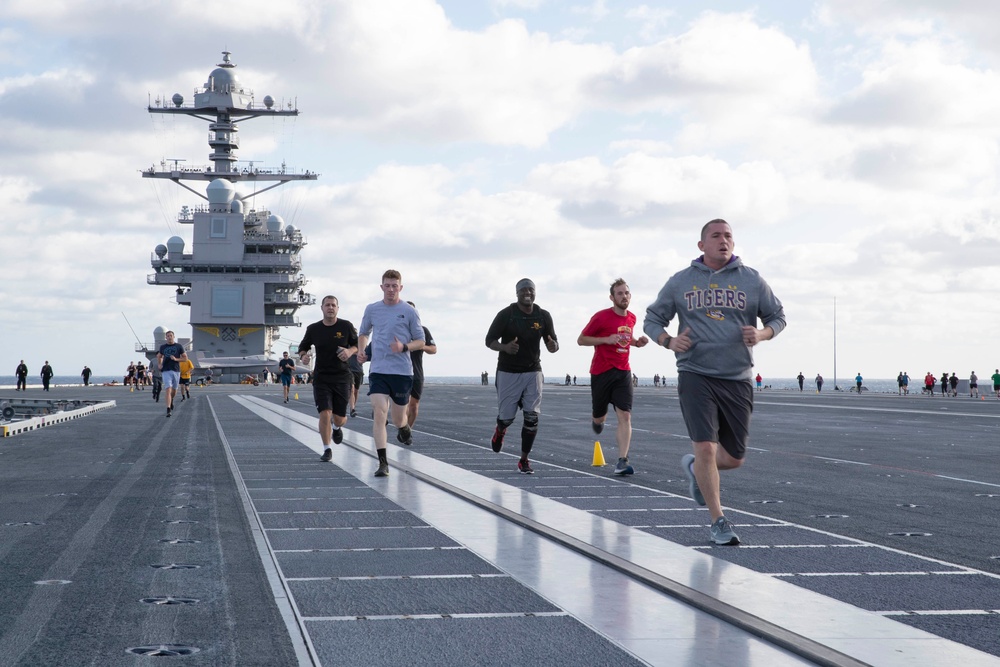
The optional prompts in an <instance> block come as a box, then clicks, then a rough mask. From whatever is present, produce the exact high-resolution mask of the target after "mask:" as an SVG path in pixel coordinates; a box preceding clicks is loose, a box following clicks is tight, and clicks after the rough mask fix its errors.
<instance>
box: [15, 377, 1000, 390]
mask: <svg viewBox="0 0 1000 667" xmlns="http://www.w3.org/2000/svg"><path fill="white" fill-rule="evenodd" d="M814 377H815V376H814ZM494 378H495V376H494V374H493V373H492V372H491V373H490V375H489V384H490V386H493V380H494ZM122 379H123V378H122V377H121V376H110V375H93V376H91V378H90V384H92V385H103V384H111V383H112V382H114V383H116V384H122ZM664 379H665V383H666V386H667V387H675V386H676V385H677V376H665V378H664ZM961 380H962V383H961V384H960V385H959V386H960V387H964V388H965V390H964V391H968V378H961ZM576 381H577V385H576V386H584V387H586V386H589V385H590V375H589V374H587V375H578V376H577V377H576ZM424 382H426V383H427V384H452V385H480V384H481V383H482V379H481V376H479V375H474V376H473V375H444V376H441V375H428V376H426V377H425V378H424ZM545 384H548V385H562V384H565V375H562V376H558V375H556V376H552V375H550V376H546V378H545ZM763 384H764V387H765V388H766V389H765V390H766V391H798V390H799V383H798V380H796V379H795V378H766V379H765V380H764V383H763ZM837 384H838V385H839V387H840V390H841V391H845V392H846V391H850V390H851V389H852V388H853V387H854V377H853V376H851V377H846V376H845V377H843V378H840V377H838V378H837ZM15 386H16V378H15V377H14V376H13V375H0V390H7V389H10V390H13V389H14V388H15ZM51 386H53V387H57V386H58V387H82V386H83V380H82V378H81V377H80V376H79V375H56V376H54V377H53V378H52V382H51ZM639 386H641V387H652V386H653V378H652V377H643V376H640V377H639ZM864 386H865V388H866V389H867V390H868V391H869V392H872V393H876V394H888V393H892V394H895V393H897V392H898V388H897V386H896V378H891V379H883V378H875V379H871V380H865V382H864ZM979 386H980V391H982V392H984V393H985V392H988V391H990V390H992V384H991V381H990V378H989V377H988V376H987V377H985V378H980V380H979ZM41 387H42V382H41V378H39V377H38V376H37V375H34V376H33V377H32V376H30V375H29V376H28V388H29V389H41ZM833 388H834V383H833V379H832V378H826V382H825V383H824V384H823V391H832V390H833ZM935 388H937V385H935ZM922 389H923V378H922V377H920V378H914V377H911V378H910V393H911V394H912V393H918V394H919V393H920V391H921V390H922ZM804 391H809V392H815V391H816V384H815V383H814V382H813V379H812V378H807V379H806V381H805V386H804Z"/></svg>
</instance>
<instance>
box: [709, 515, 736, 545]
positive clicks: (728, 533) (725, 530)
mask: <svg viewBox="0 0 1000 667" xmlns="http://www.w3.org/2000/svg"><path fill="white" fill-rule="evenodd" d="M711 530H712V541H713V542H715V543H716V544H718V545H721V546H725V547H735V546H736V545H737V544H739V543H740V536H739V535H737V534H736V531H734V530H733V524H731V523H729V519H727V518H726V517H724V516H720V517H719V518H718V519H716V520H715V523H713V524H712V529H711Z"/></svg>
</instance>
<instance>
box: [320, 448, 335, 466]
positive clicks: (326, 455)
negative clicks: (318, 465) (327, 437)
mask: <svg viewBox="0 0 1000 667" xmlns="http://www.w3.org/2000/svg"><path fill="white" fill-rule="evenodd" d="M319 460H320V461H323V462H324V463H326V462H327V461H332V460H333V450H332V449H330V448H327V449H325V450H324V451H323V456H321V457H319Z"/></svg>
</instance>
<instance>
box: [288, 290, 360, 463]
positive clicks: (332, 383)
mask: <svg viewBox="0 0 1000 667" xmlns="http://www.w3.org/2000/svg"><path fill="white" fill-rule="evenodd" d="M322 308H323V319H322V320H320V321H319V322H314V323H313V324H310V325H309V326H308V327H306V333H305V335H304V336H303V337H302V342H301V343H299V358H300V359H301V360H302V362H303V363H305V364H308V363H309V359H310V356H311V355H310V354H309V350H311V349H312V348H314V347H315V348H316V365H315V367H314V369H313V381H312V385H313V398H314V399H315V401H316V409H317V410H318V411H319V437H320V439H321V440H322V441H323V456H321V457H320V460H321V461H329V460H331V459H332V458H333V449H332V448H331V447H330V440H331V439H332V440H333V442H334V443H336V444H338V445H339V444H340V443H341V442H343V441H344V431H343V429H342V428H341V427H342V426H343V425H344V424H345V423H347V406H348V405H349V404H350V401H351V391H352V383H353V375H352V374H351V367H350V364H348V360H349V359H350V358H351V356H352V355H355V354H357V353H358V330H357V329H355V328H354V325H353V324H351V323H350V322H348V321H347V320H341V319H338V318H337V313H338V312H339V311H340V301H339V300H338V299H337V297H335V296H325V297H323V301H322Z"/></svg>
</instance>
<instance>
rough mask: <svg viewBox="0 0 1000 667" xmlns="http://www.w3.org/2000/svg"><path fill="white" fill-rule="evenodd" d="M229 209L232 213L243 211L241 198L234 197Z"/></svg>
mask: <svg viewBox="0 0 1000 667" xmlns="http://www.w3.org/2000/svg"><path fill="white" fill-rule="evenodd" d="M229 210H230V211H231V212H232V213H242V212H243V200H241V199H234V200H233V203H232V204H230V205H229Z"/></svg>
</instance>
